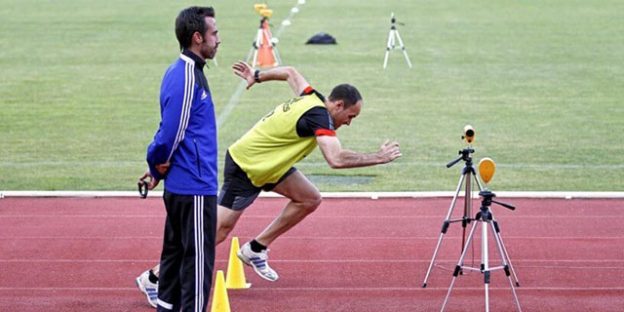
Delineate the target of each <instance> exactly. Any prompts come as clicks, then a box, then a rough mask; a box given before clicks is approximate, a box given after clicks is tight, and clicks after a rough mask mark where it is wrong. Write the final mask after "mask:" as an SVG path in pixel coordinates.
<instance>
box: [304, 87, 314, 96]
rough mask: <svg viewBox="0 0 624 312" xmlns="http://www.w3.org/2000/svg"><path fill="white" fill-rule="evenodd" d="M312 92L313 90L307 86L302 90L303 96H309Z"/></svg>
mask: <svg viewBox="0 0 624 312" xmlns="http://www.w3.org/2000/svg"><path fill="white" fill-rule="evenodd" d="M312 91H314V88H312V86H307V87H306V88H305V89H303V94H305V95H310V94H312Z"/></svg>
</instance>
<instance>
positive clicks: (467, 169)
mask: <svg viewBox="0 0 624 312" xmlns="http://www.w3.org/2000/svg"><path fill="white" fill-rule="evenodd" d="M472 153H474V149H472V148H471V147H467V148H464V149H463V150H461V151H459V155H460V156H459V157H458V158H457V159H455V160H453V161H451V162H449V163H448V164H446V168H450V167H452V166H454V165H455V164H456V163H458V162H459V161H461V160H463V161H464V162H465V165H464V168H463V169H462V174H461V176H460V177H459V183H457V188H456V189H455V195H454V196H453V200H451V206H450V207H449V210H448V213H447V214H446V218H445V219H444V222H442V231H441V232H440V236H439V237H438V243H437V245H436V247H435V250H434V251H433V257H432V258H431V263H429V269H427V274H426V275H425V280H424V281H423V286H422V287H423V288H425V287H427V280H428V279H429V274H431V270H432V269H433V264H434V262H435V259H436V256H437V255H438V251H439V250H440V246H441V245H442V238H443V237H444V234H446V231H447V230H448V228H449V226H450V225H451V223H455V222H460V221H461V223H462V227H463V228H464V232H463V235H462V245H461V251H464V245H465V243H466V242H465V240H464V239H465V238H466V226H467V225H468V223H470V220H471V219H470V216H471V215H472V179H474V180H475V181H476V182H477V186H478V187H479V191H480V190H481V184H480V183H479V180H478V179H477V176H476V173H475V169H474V166H473V163H472V156H471V154H472ZM464 182H465V184H466V185H465V187H464V190H465V192H464V215H463V216H462V217H461V218H460V219H451V215H452V214H453V210H454V209H455V203H456V202H457V198H458V197H459V192H460V191H461V188H462V184H464Z"/></svg>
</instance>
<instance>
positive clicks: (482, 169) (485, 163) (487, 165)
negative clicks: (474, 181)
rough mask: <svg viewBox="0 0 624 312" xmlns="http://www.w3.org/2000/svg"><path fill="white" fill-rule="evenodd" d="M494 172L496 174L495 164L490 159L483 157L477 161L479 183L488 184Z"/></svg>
mask: <svg viewBox="0 0 624 312" xmlns="http://www.w3.org/2000/svg"><path fill="white" fill-rule="evenodd" d="M494 172H496V164H495V163H494V161H493V160H492V159H491V158H488V157H485V158H483V159H481V161H479V175H480V176H481V181H483V182H484V183H486V184H487V183H490V180H492V177H493V176H494Z"/></svg>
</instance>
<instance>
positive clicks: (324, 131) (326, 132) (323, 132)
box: [314, 129, 336, 136]
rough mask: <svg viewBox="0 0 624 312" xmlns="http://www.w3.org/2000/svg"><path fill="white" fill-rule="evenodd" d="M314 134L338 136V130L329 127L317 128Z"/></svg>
mask: <svg viewBox="0 0 624 312" xmlns="http://www.w3.org/2000/svg"><path fill="white" fill-rule="evenodd" d="M314 135H315V136H323V135H328V136H336V131H334V130H329V129H316V131H314Z"/></svg>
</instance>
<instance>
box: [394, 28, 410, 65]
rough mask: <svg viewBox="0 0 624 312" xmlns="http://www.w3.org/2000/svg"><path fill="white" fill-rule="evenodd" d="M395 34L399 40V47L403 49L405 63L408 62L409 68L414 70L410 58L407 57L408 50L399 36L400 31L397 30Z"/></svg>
mask: <svg viewBox="0 0 624 312" xmlns="http://www.w3.org/2000/svg"><path fill="white" fill-rule="evenodd" d="M395 33H396V37H397V39H399V46H400V47H401V50H403V56H405V61H406V62H407V65H408V66H409V68H412V62H410V59H409V56H407V50H405V45H403V40H401V35H400V34H399V30H398V29H395Z"/></svg>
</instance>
